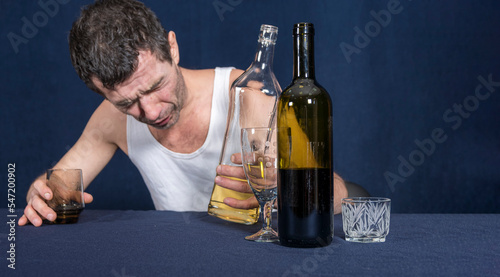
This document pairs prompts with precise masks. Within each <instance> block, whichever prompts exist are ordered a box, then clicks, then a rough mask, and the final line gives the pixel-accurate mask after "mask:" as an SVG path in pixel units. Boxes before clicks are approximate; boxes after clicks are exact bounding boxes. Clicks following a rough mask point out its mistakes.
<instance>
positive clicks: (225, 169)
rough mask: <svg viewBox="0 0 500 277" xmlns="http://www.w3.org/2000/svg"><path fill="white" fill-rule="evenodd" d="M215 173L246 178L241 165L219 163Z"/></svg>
mask: <svg viewBox="0 0 500 277" xmlns="http://www.w3.org/2000/svg"><path fill="white" fill-rule="evenodd" d="M217 174H218V175H222V176H228V177H234V178H239V179H243V180H246V177H245V172H244V171H243V167H241V166H230V165H219V166H218V167H217Z"/></svg>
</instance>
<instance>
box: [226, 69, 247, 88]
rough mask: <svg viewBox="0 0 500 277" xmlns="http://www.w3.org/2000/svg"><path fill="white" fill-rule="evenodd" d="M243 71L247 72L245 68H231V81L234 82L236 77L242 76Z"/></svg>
mask: <svg viewBox="0 0 500 277" xmlns="http://www.w3.org/2000/svg"><path fill="white" fill-rule="evenodd" d="M243 72H245V71H244V70H241V69H237V68H234V69H233V70H231V75H229V78H230V79H229V82H230V83H231V84H232V83H233V82H234V80H236V78H238V77H240V75H241V74H243Z"/></svg>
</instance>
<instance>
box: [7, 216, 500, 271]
mask: <svg viewBox="0 0 500 277" xmlns="http://www.w3.org/2000/svg"><path fill="white" fill-rule="evenodd" d="M0 211H2V214H4V215H7V210H5V209H3V210H1V209H0ZM9 219H10V218H7V221H8V220H9ZM7 227H8V224H7ZM259 227H261V225H260V222H259V223H258V224H256V225H252V226H244V225H240V224H234V223H229V222H225V221H222V220H220V219H217V218H214V217H212V216H209V215H207V214H206V213H179V212H165V211H109V210H89V209H87V210H85V211H83V212H82V214H81V216H80V221H79V222H78V223H77V224H72V225H44V226H42V227H39V228H36V227H34V226H31V225H29V226H24V227H20V226H17V227H16V228H15V269H14V270H13V269H10V268H8V266H7V265H8V264H9V263H10V262H9V261H8V260H6V258H8V255H9V253H7V251H9V247H10V243H11V242H9V241H8V237H9V233H11V232H12V229H4V230H5V231H3V232H2V236H1V237H0V242H1V245H2V251H1V253H3V255H4V257H3V258H2V260H3V261H4V262H3V265H2V269H1V270H0V273H1V272H4V273H6V274H3V273H2V274H0V275H1V276H123V277H125V276H257V275H259V276H300V275H303V276H305V275H309V276H499V275H500V234H499V230H500V215H498V214H393V215H392V216H391V228H390V233H389V235H388V237H387V240H386V242H384V243H374V244H359V243H351V242H346V241H345V240H344V234H343V231H342V219H341V216H335V238H334V241H333V243H332V244H331V245H330V246H328V247H323V248H312V249H299V248H288V247H283V246H281V245H279V244H278V243H257V242H249V241H246V240H245V239H244V236H246V235H249V234H252V233H254V232H256V231H257V230H258V229H259Z"/></svg>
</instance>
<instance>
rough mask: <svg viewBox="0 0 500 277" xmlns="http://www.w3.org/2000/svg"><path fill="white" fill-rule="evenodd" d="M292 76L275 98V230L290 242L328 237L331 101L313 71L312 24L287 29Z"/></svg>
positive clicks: (312, 243) (312, 242) (305, 243)
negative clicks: (289, 31)
mask: <svg viewBox="0 0 500 277" xmlns="http://www.w3.org/2000/svg"><path fill="white" fill-rule="evenodd" d="M293 38H294V47H293V49H294V50H293V51H294V52H293V54H294V57H293V59H294V60H293V81H292V83H291V84H290V85H289V86H288V87H287V88H286V89H285V90H284V91H283V93H282V94H281V96H280V98H279V101H278V108H277V125H278V126H277V127H278V151H279V153H278V159H279V170H278V171H279V172H278V173H279V178H278V232H279V239H280V243H281V244H282V245H285V246H292V247H319V246H326V245H329V244H330V243H331V241H332V238H333V137H332V136H333V132H332V120H333V116H332V101H331V98H330V95H329V94H328V92H327V91H326V90H325V89H324V88H323V87H321V86H320V85H319V84H318V83H317V82H316V79H315V75H314V26H313V24H311V23H298V24H295V25H294V29H293Z"/></svg>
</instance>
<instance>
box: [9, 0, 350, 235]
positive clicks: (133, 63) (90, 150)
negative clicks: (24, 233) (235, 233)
mask: <svg viewBox="0 0 500 277" xmlns="http://www.w3.org/2000/svg"><path fill="white" fill-rule="evenodd" d="M69 45H70V53H71V59H72V62H73V66H74V67H75V69H76V71H77V73H78V75H79V76H80V78H81V79H82V80H83V81H84V82H85V83H86V85H87V86H88V87H89V88H90V89H92V90H94V91H95V92H97V93H99V94H101V95H102V96H104V98H105V100H104V101H103V102H102V104H101V105H100V106H99V107H98V108H97V109H96V111H95V112H94V114H93V115H92V117H91V118H90V120H89V122H88V123H87V126H86V127H85V129H84V131H83V133H82V136H81V137H80V138H79V139H78V141H77V142H76V143H75V145H74V146H73V147H72V148H71V149H70V150H69V151H68V152H67V153H66V154H65V155H64V156H63V157H62V159H61V160H60V161H59V162H58V163H57V164H56V165H55V166H54V168H81V169H82V170H83V172H84V184H85V185H86V186H88V184H90V183H91V181H92V180H93V179H94V178H95V177H96V175H97V174H98V173H99V172H100V171H101V170H102V169H103V168H104V167H105V165H106V164H107V163H108V162H109V160H110V159H111V157H112V156H113V155H114V153H115V151H116V150H117V149H118V148H119V149H121V150H122V151H123V152H124V153H126V154H127V155H128V156H129V157H130V159H131V160H132V162H133V163H134V164H135V165H136V166H137V167H138V169H139V171H140V173H141V175H142V177H143V178H144V181H145V183H146V185H147V186H148V189H149V191H150V193H151V196H152V198H153V202H154V204H155V207H156V209H159V210H177V211H206V209H207V205H208V202H209V199H210V193H211V190H212V187H213V181H214V177H215V170H214V169H215V168H217V173H219V174H221V175H224V176H234V177H236V176H238V177H241V176H244V174H243V169H242V168H240V167H231V166H219V167H217V165H218V159H219V154H220V150H221V147H222V139H223V136H224V130H225V125H226V118H227V110H228V94H229V88H230V85H231V83H232V82H233V81H234V80H235V79H236V78H237V77H238V76H239V75H240V74H241V73H242V72H243V71H241V70H236V69H232V68H216V69H215V70H214V69H205V70H189V69H185V68H181V67H179V66H178V63H179V60H180V53H179V48H178V45H177V41H176V37H175V33H174V32H172V31H170V32H166V31H165V30H164V29H163V27H162V26H161V24H160V22H159V20H158V19H157V18H156V16H155V15H154V13H153V12H152V11H151V10H149V9H148V8H147V7H145V6H144V4H142V3H140V2H137V1H135V0H108V1H97V2H96V3H94V4H92V5H89V6H88V7H87V8H86V9H84V10H82V14H81V16H80V18H79V19H78V20H77V21H76V22H75V23H74V24H73V27H72V29H71V32H70V35H69ZM93 136H99V139H98V140H94V143H93V144H92V146H91V147H86V148H85V153H86V155H85V157H84V158H82V157H81V156H80V155H79V154H78V149H81V148H84V147H85V146H86V145H87V143H88V141H89V140H90V139H92V137H93ZM236 158H237V157H236ZM215 182H216V183H217V184H218V185H220V186H223V187H226V188H229V189H233V190H237V191H244V192H250V188H249V186H248V184H246V182H239V181H233V180H231V179H229V178H223V177H217V178H215ZM346 195H347V192H346V189H345V186H344V184H343V181H342V180H341V179H340V178H338V176H336V182H335V196H336V197H335V204H336V212H339V211H340V209H338V208H339V207H338V206H339V205H340V199H341V197H345V196H346ZM52 197H53V192H52V191H51V190H50V189H49V188H48V187H47V185H46V183H45V176H44V175H42V176H40V177H39V178H37V179H36V180H35V181H34V182H33V184H32V185H31V187H30V189H29V191H28V195H27V202H28V204H27V206H26V208H25V210H24V215H23V216H22V217H21V218H20V220H19V224H20V225H25V224H27V223H28V222H31V223H32V224H33V225H35V226H40V225H41V224H42V220H43V219H47V220H49V221H53V220H55V218H56V214H55V212H54V211H53V210H52V209H50V208H49V207H48V206H47V204H46V202H45V201H46V200H50V199H51V198H52ZM84 198H85V199H84V200H85V202H86V203H89V202H91V201H92V196H91V195H90V194H88V193H85V194H84ZM224 201H225V203H226V204H228V205H230V206H233V207H235V208H243V209H248V208H253V207H257V206H258V203H257V201H256V200H255V198H254V197H253V198H250V199H247V200H236V199H232V198H226V199H225V200H224Z"/></svg>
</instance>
